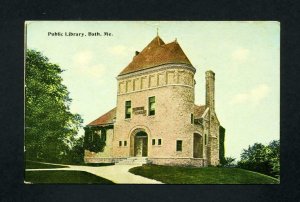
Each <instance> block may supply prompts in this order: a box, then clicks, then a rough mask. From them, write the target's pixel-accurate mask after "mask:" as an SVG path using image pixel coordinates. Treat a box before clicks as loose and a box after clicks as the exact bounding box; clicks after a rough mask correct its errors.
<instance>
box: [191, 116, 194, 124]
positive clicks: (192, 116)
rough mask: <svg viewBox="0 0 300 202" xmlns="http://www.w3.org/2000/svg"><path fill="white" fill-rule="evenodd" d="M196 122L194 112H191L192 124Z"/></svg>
mask: <svg viewBox="0 0 300 202" xmlns="http://www.w3.org/2000/svg"><path fill="white" fill-rule="evenodd" d="M193 123H194V114H191V124H193Z"/></svg>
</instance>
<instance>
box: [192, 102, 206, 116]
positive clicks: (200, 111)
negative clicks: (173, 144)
mask: <svg viewBox="0 0 300 202" xmlns="http://www.w3.org/2000/svg"><path fill="white" fill-rule="evenodd" d="M205 110H206V106H205V105H200V106H199V105H195V108H194V116H195V119H199V118H201V116H202V115H203V113H204V112H205Z"/></svg>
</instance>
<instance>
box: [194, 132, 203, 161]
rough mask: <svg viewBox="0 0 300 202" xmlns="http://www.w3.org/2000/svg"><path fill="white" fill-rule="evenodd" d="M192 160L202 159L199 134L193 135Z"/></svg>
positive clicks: (201, 141)
mask: <svg viewBox="0 0 300 202" xmlns="http://www.w3.org/2000/svg"><path fill="white" fill-rule="evenodd" d="M193 157H194V158H203V138H202V136H201V135H200V134H198V133H194V152H193Z"/></svg>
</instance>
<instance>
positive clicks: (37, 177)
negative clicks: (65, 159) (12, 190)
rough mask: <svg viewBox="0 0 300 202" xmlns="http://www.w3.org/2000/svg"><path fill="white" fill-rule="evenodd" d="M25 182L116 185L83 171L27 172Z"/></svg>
mask: <svg viewBox="0 0 300 202" xmlns="http://www.w3.org/2000/svg"><path fill="white" fill-rule="evenodd" d="M25 181H26V182H31V183H33V184H44V183H65V184H68V183H72V184H114V183H113V182H112V181H109V180H107V179H105V178H102V177H98V176H96V175H93V174H90V173H87V172H83V171H66V170H59V171H57V170H55V171H54V170H53V171H26V172H25Z"/></svg>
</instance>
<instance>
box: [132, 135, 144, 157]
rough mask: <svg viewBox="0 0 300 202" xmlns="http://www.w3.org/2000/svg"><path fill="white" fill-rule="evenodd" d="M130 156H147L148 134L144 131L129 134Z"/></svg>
mask: <svg viewBox="0 0 300 202" xmlns="http://www.w3.org/2000/svg"><path fill="white" fill-rule="evenodd" d="M130 156H136V157H146V156H148V134H147V133H146V132H145V131H144V130H137V131H135V132H133V133H132V134H131V136H130Z"/></svg>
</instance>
